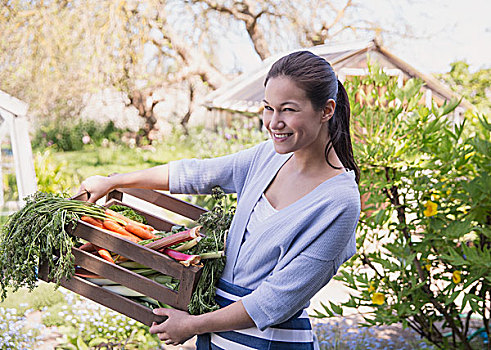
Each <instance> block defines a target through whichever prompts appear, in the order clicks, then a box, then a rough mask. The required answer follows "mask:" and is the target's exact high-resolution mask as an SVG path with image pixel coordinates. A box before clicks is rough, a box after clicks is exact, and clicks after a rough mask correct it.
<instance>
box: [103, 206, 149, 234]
mask: <svg viewBox="0 0 491 350" xmlns="http://www.w3.org/2000/svg"><path fill="white" fill-rule="evenodd" d="M105 213H106V215H109V216H112V217H115V218H117V219H120V220H123V221H124V222H126V224H129V223H132V224H135V225H137V226H140V227H143V228H144V229H146V230H149V231H155V229H154V228H153V227H152V226H150V225H145V224H142V223H141V222H138V221H135V220H131V219H129V218H127V217H126V216H124V215H122V214H120V213H118V212H115V211H114V210H111V209H106V211H105Z"/></svg>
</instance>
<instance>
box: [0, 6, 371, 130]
mask: <svg viewBox="0 0 491 350" xmlns="http://www.w3.org/2000/svg"><path fill="white" fill-rule="evenodd" d="M361 4H363V2H361V1H360V0H335V1H327V0H316V1H314V2H312V1H307V0H301V1H293V0H287V1H279V0H272V1H266V2H265V1H259V0H243V1H232V0H220V1H219V0H145V1H136V0H122V1H118V2H114V1H96V0H87V1H84V2H76V1H75V2H73V1H72V2H70V1H65V0H53V1H23V0H2V7H1V8H0V32H1V33H2V35H1V37H0V50H1V51H2V52H5V53H8V54H5V55H2V56H1V57H0V88H1V89H3V90H5V91H7V92H9V93H10V94H12V95H14V96H17V97H19V98H21V99H23V100H25V101H27V102H28V103H29V104H30V106H31V112H30V113H31V115H35V116H38V117H39V118H50V117H53V116H58V117H64V118H68V117H74V116H77V115H78V114H79V111H80V109H81V108H82V107H83V106H82V100H83V96H84V95H85V94H87V93H91V92H95V91H99V90H102V89H104V88H111V89H116V90H120V91H123V92H124V93H125V94H126V95H127V96H128V100H129V101H130V103H131V104H132V105H134V106H135V108H136V109H137V110H138V112H139V114H140V116H141V117H142V118H143V120H144V126H143V128H142V130H141V132H142V137H143V138H149V135H150V133H151V132H152V130H153V129H154V128H155V126H156V118H155V113H154V107H155V106H156V105H157V103H158V102H159V100H158V98H156V94H154V93H153V92H154V91H155V90H156V89H159V88H162V87H170V86H176V87H178V88H179V89H182V91H183V92H184V93H186V94H187V96H188V101H187V104H188V106H187V110H186V111H184V112H182V115H181V124H182V125H183V126H184V127H185V126H186V124H187V122H188V121H189V118H190V116H191V114H192V113H193V111H194V110H195V109H196V107H197V105H198V104H199V103H200V100H201V98H202V97H203V96H204V95H205V94H206V93H207V92H209V91H210V90H213V89H216V88H218V87H220V86H222V85H223V83H224V82H225V81H226V79H227V78H228V76H227V74H226V72H224V70H223V69H222V67H220V62H219V60H218V57H219V56H220V53H219V52H216V47H217V42H218V41H219V40H220V38H221V37H223V36H224V35H225V34H226V33H227V32H230V31H232V32H235V33H239V34H240V35H242V36H243V37H245V38H246V39H247V40H248V41H250V43H251V45H252V46H253V47H254V50H255V51H256V52H257V54H258V56H259V57H261V58H266V57H268V56H270V55H272V54H276V53H278V52H281V51H284V50H288V49H294V48H298V47H305V46H311V45H317V44H321V43H325V42H327V41H329V40H331V39H332V38H333V37H335V36H337V35H338V34H339V33H343V32H346V31H352V32H354V31H357V30H362V31H365V32H366V31H372V32H378V31H379V28H378V26H377V25H375V24H374V23H369V22H367V21H363V20H359V19H356V13H355V11H356V10H357V9H358V8H359V7H360V6H361ZM150 52H152V53H150ZM141 82H145V84H144V86H143V87H142V84H140V83H141Z"/></svg>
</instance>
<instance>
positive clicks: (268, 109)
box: [264, 106, 273, 111]
mask: <svg viewBox="0 0 491 350" xmlns="http://www.w3.org/2000/svg"><path fill="white" fill-rule="evenodd" d="M264 109H265V110H267V111H272V110H273V107H271V106H264Z"/></svg>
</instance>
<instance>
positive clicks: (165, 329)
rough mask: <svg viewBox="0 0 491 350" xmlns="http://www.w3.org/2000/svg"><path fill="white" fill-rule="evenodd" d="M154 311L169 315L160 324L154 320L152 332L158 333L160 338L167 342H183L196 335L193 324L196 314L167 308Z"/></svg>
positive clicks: (174, 343)
mask: <svg viewBox="0 0 491 350" xmlns="http://www.w3.org/2000/svg"><path fill="white" fill-rule="evenodd" d="M153 313H154V314H156V315H159V316H167V319H166V320H165V321H164V322H162V323H160V324H157V323H155V322H154V323H153V324H152V327H150V333H152V334H157V335H158V337H159V339H160V340H162V341H163V342H165V344H168V345H169V344H171V345H178V344H182V343H184V342H185V341H186V340H188V339H189V338H192V337H193V336H194V335H196V332H195V331H194V330H193V326H192V320H193V319H194V318H195V316H192V315H190V314H188V313H187V312H185V311H180V310H175V309H165V308H161V309H155V310H153Z"/></svg>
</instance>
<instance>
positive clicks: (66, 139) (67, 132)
mask: <svg viewBox="0 0 491 350" xmlns="http://www.w3.org/2000/svg"><path fill="white" fill-rule="evenodd" d="M128 132H129V130H122V129H118V128H116V127H115V125H114V123H113V122H112V121H109V122H107V123H105V124H102V123H99V122H96V121H95V120H82V119H77V120H75V121H72V120H71V119H66V118H58V119H55V120H53V121H48V122H45V123H44V124H42V125H40V126H39V127H38V128H37V131H36V133H35V134H34V137H33V139H32V146H33V148H34V149H44V148H46V147H50V146H52V147H55V148H56V149H57V150H60V151H78V150H81V149H82V148H83V147H84V146H85V145H87V144H92V145H96V146H100V145H102V144H103V142H114V143H118V144H121V143H122V139H123V135H124V134H125V133H128ZM104 140H106V141H104Z"/></svg>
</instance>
